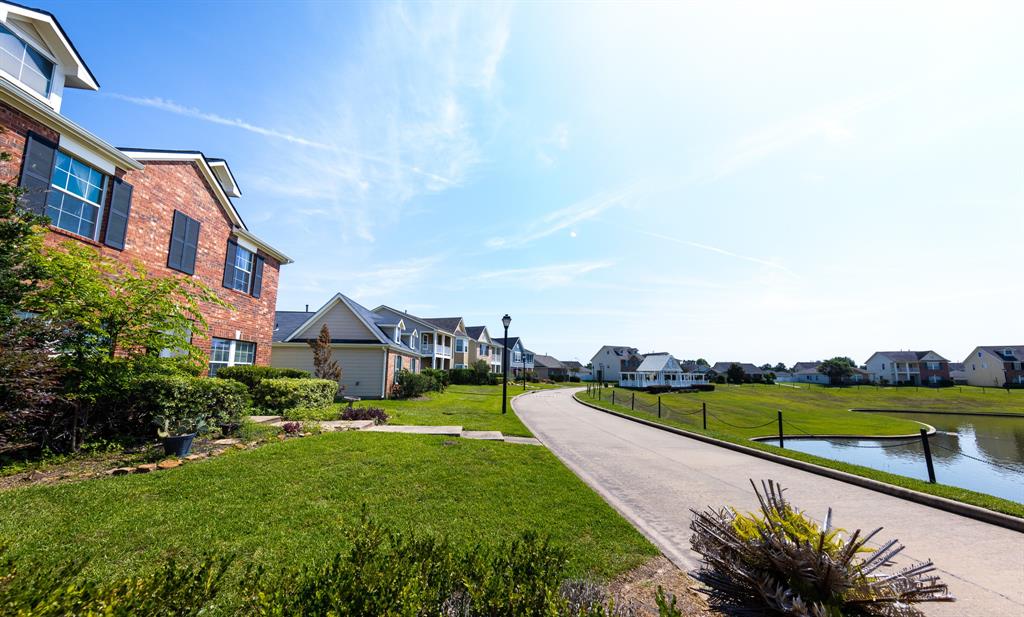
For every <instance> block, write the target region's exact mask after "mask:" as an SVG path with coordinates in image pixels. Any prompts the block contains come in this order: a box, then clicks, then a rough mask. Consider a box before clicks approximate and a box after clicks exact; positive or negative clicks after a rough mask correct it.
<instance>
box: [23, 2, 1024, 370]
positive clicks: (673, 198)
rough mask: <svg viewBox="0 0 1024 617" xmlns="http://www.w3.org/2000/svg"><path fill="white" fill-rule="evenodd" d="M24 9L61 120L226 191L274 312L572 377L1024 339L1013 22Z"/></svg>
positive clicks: (218, 8) (547, 12)
mask: <svg viewBox="0 0 1024 617" xmlns="http://www.w3.org/2000/svg"><path fill="white" fill-rule="evenodd" d="M769 4H770V6H769ZM41 6H42V7H43V8H46V9H48V10H50V11H52V12H54V13H55V14H56V15H57V16H58V18H59V19H60V20H61V22H62V24H63V25H64V27H65V29H66V30H67V31H68V32H69V34H70V36H71V37H72V38H73V39H74V41H75V43H76V45H77V46H78V48H79V50H80V51H81V53H82V54H83V55H84V56H85V58H86V60H87V62H88V63H89V64H90V67H91V68H92V69H93V72H94V73H95V74H96V75H97V77H98V78H99V81H100V83H101V85H102V88H101V91H100V93H98V94H97V93H91V92H78V91H71V92H69V93H68V94H67V96H66V99H65V102H64V107H63V112H64V113H65V114H66V115H68V116H69V117H71V118H72V119H74V120H76V121H78V122H79V123H81V124H82V125H84V126H86V127H88V128H89V129H90V130H92V131H94V132H95V133H97V134H98V135H100V136H102V137H104V138H105V139H107V140H109V141H111V142H112V143H114V144H116V145H123V146H140V147H156V148H180V149H199V150H202V151H204V152H205V153H206V154H207V155H209V156H217V157H223V158H226V159H227V160H228V161H229V163H230V164H231V166H232V169H233V171H234V173H235V175H236V177H237V178H238V180H239V183H240V184H241V187H242V190H243V193H244V194H243V197H242V198H241V199H239V200H237V201H236V204H237V206H238V208H239V210H240V211H241V213H242V215H243V217H244V218H245V219H246V221H247V222H248V224H249V226H250V228H251V229H252V230H253V231H254V232H255V233H256V234H258V235H260V236H261V237H263V238H265V239H266V240H267V241H269V242H270V243H272V244H273V245H275V246H277V247H279V248H280V249H282V250H283V251H285V252H286V253H288V254H289V255H291V256H292V257H294V258H295V260H296V263H295V264H293V265H291V266H287V267H286V268H284V269H283V273H282V279H281V286H280V296H279V299H278V308H279V309H301V308H302V307H303V306H304V305H305V304H309V305H311V306H312V307H318V306H320V305H321V304H322V303H323V302H325V301H326V300H327V299H328V298H329V297H330V296H331V295H332V294H333V293H334V292H335V291H341V292H343V293H346V294H348V295H350V296H352V297H354V298H355V299H356V300H358V301H360V302H362V303H363V304H366V305H368V306H370V307H371V308H372V307H373V306H376V305H377V304H379V303H387V304H390V305H392V306H395V307H397V308H405V309H408V310H409V311H410V312H414V313H419V314H421V315H425V316H452V315H462V316H463V317H465V318H466V321H467V323H468V324H471V325H472V324H486V325H488V327H489V329H490V330H491V332H492V334H497V331H498V329H499V328H500V317H501V315H502V314H504V313H505V312H508V313H510V314H511V315H512V317H513V322H512V329H511V332H512V333H513V334H516V335H521V336H523V337H524V339H525V340H526V343H527V345H528V346H529V347H530V348H531V349H533V350H534V351H536V352H538V353H550V354H552V355H556V356H557V357H559V358H561V359H574V358H575V359H580V360H582V361H584V362H586V361H587V359H589V357H590V356H591V355H592V354H593V353H594V351H596V350H597V348H598V347H599V346H600V345H601V344H605V343H607V344H621V345H633V346H636V347H639V348H640V349H641V351H651V350H655V349H656V350H659V351H671V352H672V353H674V354H675V355H677V356H678V357H681V358H693V357H698V356H702V357H705V358H707V359H709V360H712V361H716V360H738V361H751V362H756V363H758V364H760V363H763V362H772V363H775V362H779V361H783V362H786V363H787V364H791V363H793V362H796V361H800V360H813V359H819V358H824V357H830V356H833V355H849V356H852V357H853V358H854V359H855V360H857V361H859V362H863V361H864V360H866V359H867V356H868V355H869V354H870V353H871V352H872V351H874V350H878V349H907V348H912V349H918V348H923V349H935V350H936V351H938V352H939V353H941V354H943V355H946V356H947V357H949V358H951V359H953V360H955V361H959V360H962V359H963V357H964V356H965V355H966V354H967V353H968V352H969V351H970V350H971V349H972V348H973V347H974V346H975V345H980V344H984V345H995V344H1014V343H1020V342H1021V340H1020V339H1021V338H1024V325H1022V319H1021V306H1022V305H1024V284H1022V277H1024V268H1022V262H1021V255H1022V253H1021V245H1022V241H1024V233H1022V232H1024V208H1022V206H1024V203H1022V202H1024V199H1022V198H1024V189H1022V170H1024V166H1022V164H1021V163H1022V154H1021V153H1022V149H1021V144H1022V143H1024V113H1022V110H1024V80H1022V79H1021V66H1020V61H1021V58H1024V38H1022V37H1021V36H1020V30H1019V26H1020V24H1021V23H1024V4H1021V3H1003V4H985V3H955V4H954V3H951V4H948V5H944V4H938V3H931V2H929V3H920V4H912V3H900V4H898V5H892V4H889V3H866V4H857V5H855V4H852V3H851V4H837V3H805V4H800V3H793V4H787V3H742V4H731V3H721V2H717V3H706V4H705V5H703V6H693V5H688V6H678V5H668V4H664V5H659V4H646V5H644V6H643V7H642V8H637V7H636V6H632V7H630V6H627V5H624V4H623V5H614V4H602V5H589V6H588V5H583V4H528V5H500V4H495V3H487V4H482V3H481V4H468V3H460V4H422V3H414V4H378V3H372V4H371V3H365V4H342V3H336V4H335V3H330V4H329V3H317V4H298V3H287V4H285V3H282V4H271V3H250V4H245V5H241V4H236V3H223V4H209V5H206V4H171V3H166V4H163V3H136V4H132V5H131V9H130V10H127V9H126V7H127V5H126V4H119V3H102V2H100V3H79V2H75V3H50V2H47V3H43V4H42V5H41ZM243 7H244V8H243Z"/></svg>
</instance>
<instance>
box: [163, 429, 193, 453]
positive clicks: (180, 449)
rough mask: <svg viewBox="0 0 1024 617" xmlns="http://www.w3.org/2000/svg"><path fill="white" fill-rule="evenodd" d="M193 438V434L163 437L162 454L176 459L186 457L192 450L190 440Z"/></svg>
mask: <svg viewBox="0 0 1024 617" xmlns="http://www.w3.org/2000/svg"><path fill="white" fill-rule="evenodd" d="M195 438H196V434H195V433H189V434H188V435H176V436H174V437H164V454H166V455H168V456H172V455H173V456H178V457H182V456H187V455H188V453H189V451H191V450H192V440H193V439H195Z"/></svg>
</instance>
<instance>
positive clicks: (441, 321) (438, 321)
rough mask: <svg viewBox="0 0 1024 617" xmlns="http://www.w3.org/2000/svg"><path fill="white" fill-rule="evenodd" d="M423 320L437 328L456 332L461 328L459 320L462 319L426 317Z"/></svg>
mask: <svg viewBox="0 0 1024 617" xmlns="http://www.w3.org/2000/svg"><path fill="white" fill-rule="evenodd" d="M423 321H425V322H427V323H428V324H431V325H433V326H434V327H436V328H439V329H441V330H444V331H445V332H452V333H454V332H455V331H456V330H458V329H459V322H460V321H462V318H461V317H424V318H423Z"/></svg>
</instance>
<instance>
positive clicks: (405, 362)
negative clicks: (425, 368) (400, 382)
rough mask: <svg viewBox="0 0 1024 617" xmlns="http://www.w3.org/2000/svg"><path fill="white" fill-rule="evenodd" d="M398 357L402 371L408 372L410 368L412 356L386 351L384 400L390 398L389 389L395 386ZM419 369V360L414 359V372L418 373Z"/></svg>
mask: <svg viewBox="0 0 1024 617" xmlns="http://www.w3.org/2000/svg"><path fill="white" fill-rule="evenodd" d="M398 357H401V358H402V368H403V369H405V370H407V371H408V370H410V367H411V366H412V360H413V356H406V355H404V354H400V353H397V352H395V351H394V350H391V351H388V370H387V373H386V374H385V376H384V377H385V382H384V392H385V393H386V397H385V398H390V397H391V387H392V386H393V385H395V365H396V364H397V358H398ZM420 368H421V367H420V359H419V358H417V359H416V372H417V373H418V372H420Z"/></svg>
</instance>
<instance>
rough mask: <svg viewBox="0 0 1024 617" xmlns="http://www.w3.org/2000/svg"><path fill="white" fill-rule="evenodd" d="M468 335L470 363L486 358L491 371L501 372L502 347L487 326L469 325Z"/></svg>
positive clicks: (471, 364) (467, 328)
mask: <svg viewBox="0 0 1024 617" xmlns="http://www.w3.org/2000/svg"><path fill="white" fill-rule="evenodd" d="M466 336H467V337H468V338H469V365H470V366H473V365H474V364H476V363H477V362H478V361H479V360H484V361H485V362H487V365H488V368H490V371H491V373H494V374H499V373H501V347H500V346H499V345H498V344H497V343H495V342H494V339H492V338H491V333H490V332H488V330H487V326H467V327H466Z"/></svg>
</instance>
